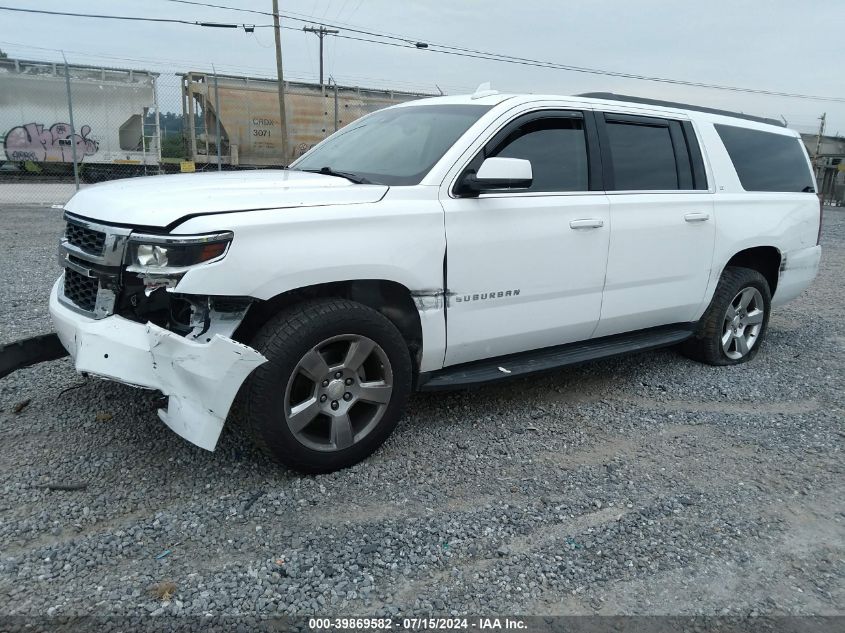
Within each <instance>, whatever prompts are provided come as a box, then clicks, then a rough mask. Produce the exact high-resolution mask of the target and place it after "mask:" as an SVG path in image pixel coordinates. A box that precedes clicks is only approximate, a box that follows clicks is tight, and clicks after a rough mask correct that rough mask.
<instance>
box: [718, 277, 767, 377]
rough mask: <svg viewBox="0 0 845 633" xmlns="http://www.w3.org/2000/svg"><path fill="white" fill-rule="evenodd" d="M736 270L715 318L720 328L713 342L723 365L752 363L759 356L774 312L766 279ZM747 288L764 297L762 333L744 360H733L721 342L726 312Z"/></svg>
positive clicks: (726, 287) (725, 288)
mask: <svg viewBox="0 0 845 633" xmlns="http://www.w3.org/2000/svg"><path fill="white" fill-rule="evenodd" d="M735 270H736V271H737V272H738V274H737V275H736V276H735V277H734V278H733V279H731V282H730V283H729V284H726V285H725V287H724V293H723V296H722V297H721V301H720V302H719V305H718V306H715V307H716V313H715V315H714V316H715V317H716V318H717V321H716V324H717V326H718V327H717V330H716V337H715V339H714V340H713V345H714V347H715V349H714V351H715V353H716V354H717V355H718V357H719V359H720V360H721V364H724V365H739V364H741V363H745V362H748V361H750V360H751V359H753V358H754V357H755V356H756V355H757V353H758V352H759V351H760V348H761V347H762V345H763V342H764V341H765V339H766V334H767V333H768V331H769V317H770V316H771V312H772V295H771V291H770V290H769V284H768V282H767V281H766V279H765V278H764V277H763V276H762V275H761V274H760V273H758V272H757V271H755V270H751V269H749V268H736V269H735ZM745 288H755V289H756V290H758V291H759V292H760V294H761V296H762V297H763V305H764V308H763V323H762V324H761V327H760V333H759V335H758V336H757V340H756V341H755V343H754V347H752V348H751V349H750V350H749V351H748V353H747V354H746V355H745V356H743V357H742V358H731V357H729V356H728V355H727V354H726V353H725V350H724V349H723V347H722V341H721V336H722V334H723V327H724V318H725V312H727V309H728V305H729V304H731V303H732V302H733V300H734V298H735V297H736V296H737V295H738V294H739V293H740V292H741V291H742V290H744V289H745Z"/></svg>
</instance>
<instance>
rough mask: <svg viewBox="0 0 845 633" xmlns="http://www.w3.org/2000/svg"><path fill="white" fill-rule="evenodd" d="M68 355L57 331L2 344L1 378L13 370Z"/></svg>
mask: <svg viewBox="0 0 845 633" xmlns="http://www.w3.org/2000/svg"><path fill="white" fill-rule="evenodd" d="M67 355H68V352H67V350H66V349H65V348H64V346H63V345H62V342H61V341H60V340H59V337H58V336H57V335H56V333H55V332H52V333H50V334H40V335H38V336H33V337H32V338H25V339H21V340H19V341H15V342H14V343H7V344H6V345H1V346H0V378H3V377H4V376H8V375H9V374H11V373H12V372H13V371H17V370H18V369H23V368H24V367H29V366H31V365H35V364H37V363H43V362H44V361H48V360H56V359H59V358H64V357H65V356H67Z"/></svg>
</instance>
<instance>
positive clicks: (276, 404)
mask: <svg viewBox="0 0 845 633" xmlns="http://www.w3.org/2000/svg"><path fill="white" fill-rule="evenodd" d="M252 346H253V347H254V348H255V349H257V350H258V351H260V352H261V353H262V354H264V356H265V357H266V358H267V359H268V361H269V362H268V363H265V364H264V365H262V366H261V367H259V368H258V369H256V370H255V372H254V373H253V374H252V376H251V377H250V380H249V383H248V385H247V391H246V393H245V403H244V404H245V417H246V422H247V426H248V427H249V428H250V429H251V430H252V434H253V436H254V438H255V440H256V443H257V444H258V446H259V447H261V448H262V449H264V450H265V452H267V453H269V454H270V455H271V456H272V457H274V458H275V459H277V460H278V461H280V462H282V463H283V464H285V465H286V466H289V467H290V468H293V469H295V470H299V471H301V472H306V473H322V472H331V471H334V470H338V469H341V468H346V467H348V466H351V465H353V464H356V463H357V462H359V461H361V460H363V459H365V458H366V457H367V456H369V455H370V454H372V453H373V452H374V451H375V450H376V449H377V448H378V447H379V446H381V444H382V443H383V442H384V441H385V440H386V439H387V437H388V436H389V435H390V433H391V432H392V431H393V429H394V428H395V427H396V424H397V422H398V421H399V418H400V417H401V415H402V413H403V411H404V408H405V404H406V402H407V399H408V396H409V394H410V391H411V380H412V369H411V358H410V354H409V351H408V347H407V345H406V343H405V340H404V339H403V338H402V335H401V334H400V333H399V331H398V330H397V329H396V326H394V325H393V323H391V322H390V321H389V320H388V319H387V318H386V317H384V316H383V315H382V314H380V313H379V312H376V311H375V310H373V309H371V308H368V307H366V306H364V305H361V304H359V303H354V302H351V301H345V300H342V299H325V300H318V301H312V302H309V303H305V304H300V305H297V306H295V307H293V308H290V309H288V310H286V311H284V312H283V313H281V314H279V315H277V316H276V317H275V318H273V319H271V320H270V321H269V322H268V323H267V324H266V325H265V326H264V327H263V328H262V329H261V330H260V331H259V333H258V334H257V335H256V337H255V339H254V340H253V342H252Z"/></svg>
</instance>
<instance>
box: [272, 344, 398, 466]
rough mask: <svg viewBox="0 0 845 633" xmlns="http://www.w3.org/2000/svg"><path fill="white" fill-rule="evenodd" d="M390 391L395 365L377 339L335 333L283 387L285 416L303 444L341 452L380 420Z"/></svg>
mask: <svg viewBox="0 0 845 633" xmlns="http://www.w3.org/2000/svg"><path fill="white" fill-rule="evenodd" d="M392 394H393V370H392V368H391V366H390V360H389V359H388V358H387V354H386V353H385V351H384V350H383V349H382V348H381V346H379V345H378V343H376V342H375V341H373V340H372V339H370V338H367V337H366V336H360V335H357V334H342V335H340V336H333V337H331V338H328V339H326V340H324V341H322V342H321V343H319V344H317V345H315V346H314V347H313V348H311V349H310V350H309V351H308V352H306V354H305V355H304V356H303V357H302V358H301V359H300V361H299V363H298V364H297V365H296V368H295V369H294V371H293V373H292V374H291V377H290V378H289V379H288V384H287V386H286V389H285V421H286V423H287V425H288V428H289V429H290V431H291V433H292V434H293V435H294V437H295V438H296V439H297V440H298V441H299V442H300V443H302V444H303V445H305V446H307V447H308V448H311V449H313V450H319V451H341V450H344V449H347V448H349V447H350V446H352V445H353V444H355V443H357V442H359V441H361V440H362V439H363V438H364V437H365V436H366V435H367V434H368V433H370V432H371V431H372V430H373V429H374V428H375V427H376V426H377V425H378V423H379V420H381V419H382V417H383V416H384V413H385V411H386V409H387V406H388V404H389V403H390V398H391V396H392Z"/></svg>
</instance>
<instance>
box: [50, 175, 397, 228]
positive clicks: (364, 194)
mask: <svg viewBox="0 0 845 633" xmlns="http://www.w3.org/2000/svg"><path fill="white" fill-rule="evenodd" d="M387 189H388V187H386V186H384V185H356V184H354V183H352V182H350V181H348V180H346V179H345V178H337V177H335V176H326V175H324V174H312V173H308V172H303V171H287V170H281V169H273V170H270V169H267V170H256V171H224V172H216V171H215V172H207V173H202V174H176V175H173V176H150V177H145V178H127V179H125V180H114V181H111V182H106V183H102V184H98V185H91V186H89V187H85V188H84V189H81V190H80V191H79V192H78V193H77V194H76V195H75V196H73V198H71V199H70V201H69V202H68V203H67V204H66V205H65V209H66V210H67V211H69V212H70V213H74V214H76V215H80V216H82V217H85V218H90V219H92V220H100V221H103V222H110V223H115V224H129V225H133V226H149V227H166V226H170V225H172V224H174V223H176V222H178V221H179V220H181V219H182V218H184V217H186V216H196V215H206V214H212V213H224V212H232V211H247V210H252V209H283V208H290V207H313V206H324V205H340V204H362V203H367V202H378V201H379V200H381V199H382V198H383V197H384V194H385V193H387Z"/></svg>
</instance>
